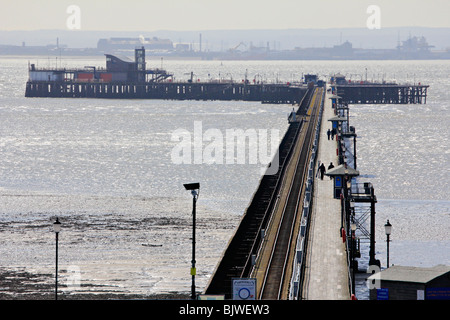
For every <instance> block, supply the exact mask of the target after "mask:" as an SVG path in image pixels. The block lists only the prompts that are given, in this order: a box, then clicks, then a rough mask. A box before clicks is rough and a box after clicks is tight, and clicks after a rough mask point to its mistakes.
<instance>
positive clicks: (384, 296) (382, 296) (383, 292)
mask: <svg viewBox="0 0 450 320" xmlns="http://www.w3.org/2000/svg"><path fill="white" fill-rule="evenodd" d="M377 300H389V289H388V288H380V289H377Z"/></svg>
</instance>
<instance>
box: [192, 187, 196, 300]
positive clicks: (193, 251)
mask: <svg viewBox="0 0 450 320" xmlns="http://www.w3.org/2000/svg"><path fill="white" fill-rule="evenodd" d="M191 193H192V268H191V276H192V289H191V290H192V293H191V298H192V300H195V274H196V270H195V205H196V202H197V191H196V190H192V191H191Z"/></svg>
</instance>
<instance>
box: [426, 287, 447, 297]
mask: <svg viewBox="0 0 450 320" xmlns="http://www.w3.org/2000/svg"><path fill="white" fill-rule="evenodd" d="M426 299H427V300H450V288H445V287H444V288H427V296H426Z"/></svg>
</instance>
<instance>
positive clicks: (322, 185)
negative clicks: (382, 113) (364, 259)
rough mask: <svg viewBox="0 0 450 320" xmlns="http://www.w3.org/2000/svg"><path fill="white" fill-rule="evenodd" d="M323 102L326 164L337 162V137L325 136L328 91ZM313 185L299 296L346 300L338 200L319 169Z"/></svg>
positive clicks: (328, 125) (322, 138) (322, 156)
mask: <svg viewBox="0 0 450 320" xmlns="http://www.w3.org/2000/svg"><path fill="white" fill-rule="evenodd" d="M324 103H325V105H324V111H323V117H322V125H321V129H320V139H319V149H318V154H317V160H318V161H317V167H318V166H319V165H320V163H324V165H325V168H328V166H329V164H330V162H332V163H333V165H334V166H335V167H336V166H337V163H338V157H337V155H336V148H337V143H336V139H334V140H332V139H331V137H330V140H328V136H327V130H328V128H331V123H330V122H329V121H328V119H330V118H332V117H334V116H335V115H334V112H333V109H332V106H331V100H330V99H329V95H327V96H326V97H325V102H324ZM319 161H320V163H319ZM316 172H317V170H316ZM314 186H315V187H314V189H315V190H314V193H313V205H312V208H313V209H312V213H311V216H310V227H309V239H308V248H307V251H306V252H307V254H306V259H305V271H304V272H305V273H304V280H303V290H302V299H304V300H341V299H345V300H348V299H349V298H350V294H349V286H348V266H347V258H346V251H345V245H344V242H343V241H342V238H341V236H340V226H341V220H340V219H341V214H340V212H341V204H340V200H339V199H334V198H333V180H332V179H330V178H329V177H327V176H324V178H323V180H321V179H320V173H319V174H318V175H315V181H314Z"/></svg>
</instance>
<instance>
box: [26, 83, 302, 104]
mask: <svg viewBox="0 0 450 320" xmlns="http://www.w3.org/2000/svg"><path fill="white" fill-rule="evenodd" d="M306 90H307V88H306V85H290V84H250V83H237V82H225V83H220V82H217V83H216V82H170V81H164V82H144V83H137V82H136V83H134V82H131V83H130V82H101V81H92V82H77V81H72V80H69V81H28V82H27V84H26V92H25V96H26V97H29V98H101V99H161V100H223V101H231V100H236V101H237V100H240V101H261V103H272V104H298V103H299V102H300V101H301V99H302V97H303V95H304V94H305V92H306Z"/></svg>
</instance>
